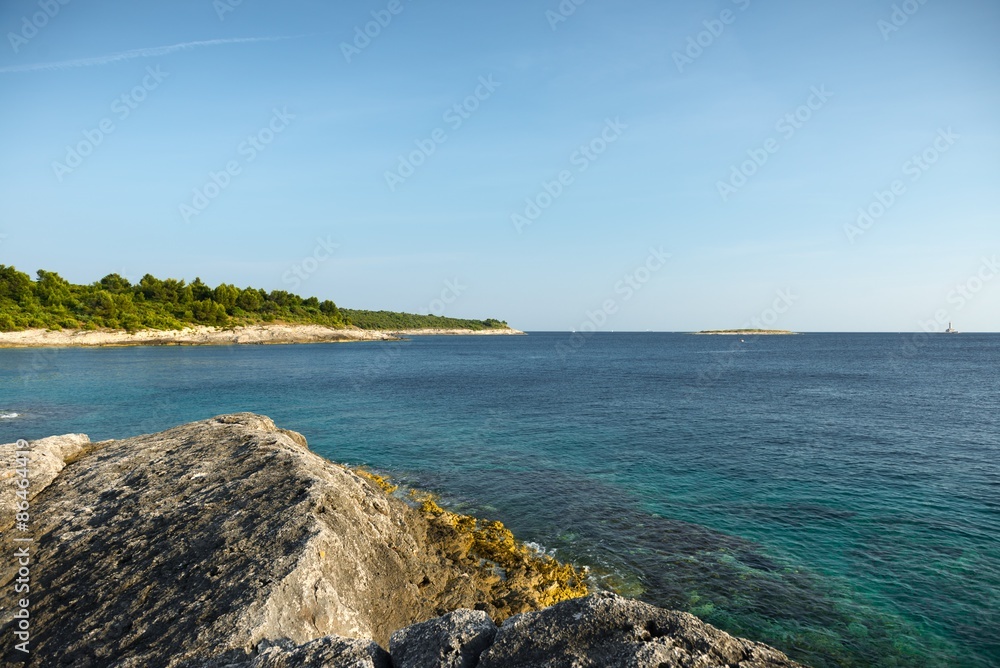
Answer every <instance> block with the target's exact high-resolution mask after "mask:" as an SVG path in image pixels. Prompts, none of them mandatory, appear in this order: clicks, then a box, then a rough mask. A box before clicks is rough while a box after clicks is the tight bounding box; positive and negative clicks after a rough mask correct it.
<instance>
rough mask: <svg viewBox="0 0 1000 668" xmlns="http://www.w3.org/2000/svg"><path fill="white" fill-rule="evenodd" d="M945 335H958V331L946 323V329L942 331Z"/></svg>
mask: <svg viewBox="0 0 1000 668" xmlns="http://www.w3.org/2000/svg"><path fill="white" fill-rule="evenodd" d="M944 333H945V334H958V330H957V329H955V328H954V327H952V325H951V322H949V323H948V329H946V330H944Z"/></svg>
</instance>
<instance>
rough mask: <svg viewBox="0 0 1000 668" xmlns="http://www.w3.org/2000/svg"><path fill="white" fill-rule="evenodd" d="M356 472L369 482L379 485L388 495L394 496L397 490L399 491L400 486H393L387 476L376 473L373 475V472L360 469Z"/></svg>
mask: <svg viewBox="0 0 1000 668" xmlns="http://www.w3.org/2000/svg"><path fill="white" fill-rule="evenodd" d="M354 472H355V473H357V474H358V475H359V476H361V477H362V478H364V479H365V480H368V481H370V482H373V483H375V484H376V485H378V487H379V488H380V489H381V490H382V491H383V492H385V493H386V494H392V493H393V492H395V491H396V490H397V489H399V485H393V484H392V483H391V482H389V478H387V477H386V476H381V475H378V474H376V473H372V472H371V471H369V470H367V469H363V468H360V467H358V468H356V469H354Z"/></svg>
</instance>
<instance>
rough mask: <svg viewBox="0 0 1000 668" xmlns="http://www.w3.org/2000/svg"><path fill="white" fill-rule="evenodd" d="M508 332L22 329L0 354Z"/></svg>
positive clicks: (4, 338) (0, 336) (281, 327)
mask: <svg viewBox="0 0 1000 668" xmlns="http://www.w3.org/2000/svg"><path fill="white" fill-rule="evenodd" d="M523 334H524V332H522V331H520V330H517V329H513V328H507V329H484V330H471V329H404V330H368V329H358V328H356V327H351V328H344V329H337V328H333V327H324V326H322V325H286V324H274V325H247V326H244V327H232V328H218V327H206V326H199V327H189V328H186V329H181V330H152V329H146V330H141V331H138V332H132V333H129V332H125V331H120V330H76V329H74V330H69V329H66V330H57V331H50V330H46V329H26V330H22V331H19V332H0V348H92V347H117V346H212V345H216V346H225V345H266V344H291V343H346V342H350V341H399V340H402V339H403V338H404V337H407V336H514V335H523Z"/></svg>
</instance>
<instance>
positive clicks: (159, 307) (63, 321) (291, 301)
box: [0, 264, 507, 332]
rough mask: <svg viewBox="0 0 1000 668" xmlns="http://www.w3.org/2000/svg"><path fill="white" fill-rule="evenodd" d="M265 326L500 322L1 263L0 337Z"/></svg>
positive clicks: (486, 325)
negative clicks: (73, 279) (84, 281)
mask: <svg viewBox="0 0 1000 668" xmlns="http://www.w3.org/2000/svg"><path fill="white" fill-rule="evenodd" d="M266 323H289V324H313V325H325V326H328V327H351V326H355V327H360V328H362V329H445V328H447V329H451V328H455V329H473V330H482V329H492V328H502V327H506V326H507V323H505V322H503V321H500V320H494V319H488V320H460V319H457V318H443V317H440V316H432V315H414V314H409V313H392V312H389V311H351V310H345V309H340V308H338V307H337V305H336V304H335V303H333V302H332V301H329V300H325V301H320V300H319V299H317V298H316V297H308V298H303V297H300V296H298V295H294V294H291V293H290V292H285V291H284V290H272V291H270V292H266V291H264V290H260V289H257V288H250V287H247V288H242V289H241V288H238V287H236V286H235V285H231V284H226V283H223V284H221V285H218V286H216V287H214V288H212V287H210V286H208V285H206V284H205V283H203V282H202V281H201V279H200V278H195V279H194V281H192V282H191V283H185V282H184V281H183V280H176V279H173V278H168V279H165V280H161V279H158V278H156V277H155V276H152V275H150V274H146V275H145V276H143V277H142V279H141V280H140V281H139V282H138V283H137V284H135V285H133V284H132V283H130V282H129V281H128V280H126V279H125V278H123V277H122V276H120V275H118V274H108V275H107V276H105V277H104V278H102V279H101V280H99V281H97V282H96V283H92V284H90V285H74V284H72V283H70V282H69V281H67V280H66V279H64V278H62V277H61V276H60V275H59V274H57V273H55V272H52V271H45V270H44V269H39V270H38V272H37V278H36V280H34V281H33V280H31V277H30V276H28V274H25V273H22V272H20V271H18V270H17V269H15V268H14V267H9V266H6V265H2V264H0V332H12V331H19V330H24V329H33V328H43V329H52V330H58V329H91V330H92V329H114V330H126V331H129V332H135V331H139V330H143V329H159V330H171V329H184V328H185V327H190V326H194V325H207V326H214V327H236V326H240V325H255V324H266Z"/></svg>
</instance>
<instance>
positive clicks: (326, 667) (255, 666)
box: [249, 636, 393, 668]
mask: <svg viewBox="0 0 1000 668" xmlns="http://www.w3.org/2000/svg"><path fill="white" fill-rule="evenodd" d="M348 667H350V668H393V664H392V660H391V659H390V658H389V654H388V653H387V652H386V651H385V650H384V649H382V648H381V647H379V646H378V645H376V644H375V643H374V642H372V641H371V640H354V639H351V638H340V637H335V636H327V637H325V638H319V639H318V640H313V641H312V642H308V643H305V644H304V645H299V646H298V647H295V646H293V645H291V643H287V644H277V645H274V646H272V647H268V648H267V649H265V650H264V651H262V652H261V653H260V654H259V655H258V656H257V657H256V658H255V659H253V661H251V662H250V664H249V668H348Z"/></svg>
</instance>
